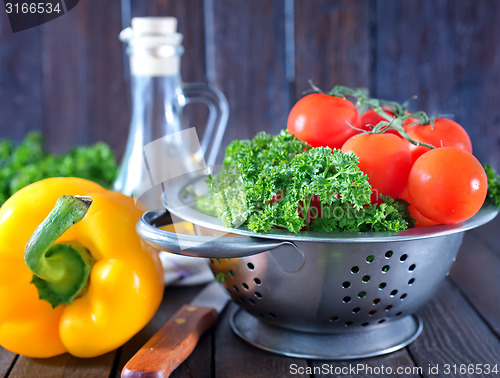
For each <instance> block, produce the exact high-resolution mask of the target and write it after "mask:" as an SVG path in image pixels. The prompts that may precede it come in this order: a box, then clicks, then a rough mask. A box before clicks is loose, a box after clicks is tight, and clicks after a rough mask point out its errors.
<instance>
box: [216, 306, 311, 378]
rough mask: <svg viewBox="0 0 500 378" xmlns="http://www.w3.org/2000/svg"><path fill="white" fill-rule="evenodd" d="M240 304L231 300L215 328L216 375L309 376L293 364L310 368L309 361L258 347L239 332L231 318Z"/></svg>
mask: <svg viewBox="0 0 500 378" xmlns="http://www.w3.org/2000/svg"><path fill="white" fill-rule="evenodd" d="M236 308H237V305H236V304H235V303H230V304H229V306H228V308H227V309H226V311H225V312H224V315H223V317H222V319H221V321H220V322H219V323H218V324H217V326H216V328H215V376H216V377H217V378H225V377H231V378H232V377H238V378H245V377H248V378H250V377H280V378H285V377H307V376H309V375H308V374H294V371H293V370H292V369H291V365H292V364H296V366H297V368H306V367H307V366H308V365H307V361H305V360H303V359H299V358H291V357H285V356H280V355H277V354H273V353H270V352H266V351H263V350H261V349H259V348H256V347H254V346H252V345H250V344H248V343H246V342H245V341H243V340H241V339H240V338H239V337H238V336H236V335H235V334H234V333H233V331H232V330H231V327H230V325H229V318H230V316H231V314H232V313H233V311H234V310H235V309H236Z"/></svg>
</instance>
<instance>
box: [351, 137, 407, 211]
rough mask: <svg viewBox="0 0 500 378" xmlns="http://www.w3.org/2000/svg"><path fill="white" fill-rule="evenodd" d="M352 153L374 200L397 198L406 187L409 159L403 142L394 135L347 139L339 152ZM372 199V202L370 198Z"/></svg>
mask: <svg viewBox="0 0 500 378" xmlns="http://www.w3.org/2000/svg"><path fill="white" fill-rule="evenodd" d="M350 151H352V152H354V153H355V154H356V156H357V157H358V158H359V164H358V166H359V169H361V170H362V171H363V172H364V173H365V174H366V175H367V176H368V182H369V183H370V185H371V186H372V189H373V192H374V196H372V201H374V200H375V201H376V200H378V197H377V196H378V195H380V194H383V195H387V196H391V197H394V198H396V197H398V196H399V195H400V194H401V192H402V191H403V189H404V188H405V187H406V184H407V181H408V174H409V172H410V169H411V156H410V152H409V151H408V148H407V147H406V142H405V141H404V140H403V139H401V138H399V137H397V136H396V135H394V134H389V133H381V134H370V133H366V134H359V135H355V136H353V137H351V138H350V139H348V140H347V141H346V142H345V143H344V145H343V146H342V152H350ZM374 197H375V198H374Z"/></svg>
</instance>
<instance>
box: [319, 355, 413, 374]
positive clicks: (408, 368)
mask: <svg viewBox="0 0 500 378" xmlns="http://www.w3.org/2000/svg"><path fill="white" fill-rule="evenodd" d="M325 365H326V367H325V369H324V370H323V373H322V370H320V369H321V368H322V367H324V366H325ZM311 366H312V367H313V368H316V369H317V373H316V374H314V377H315V378H321V377H342V378H358V377H373V378H375V377H380V376H381V375H387V376H389V375H390V376H391V377H405V378H406V377H419V371H420V370H419V368H418V367H416V366H415V363H414V362H413V360H412V359H411V357H410V355H409V354H408V351H407V350H406V349H403V350H400V351H397V352H394V353H390V354H388V355H385V356H378V357H372V358H363V359H359V360H351V361H313V362H311ZM341 369H342V370H341ZM398 369H401V370H398ZM336 371H338V372H340V374H335V372H336ZM331 372H334V374H332V373H331ZM389 372H390V373H389Z"/></svg>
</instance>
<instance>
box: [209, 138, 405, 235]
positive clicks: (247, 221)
mask: <svg viewBox="0 0 500 378" xmlns="http://www.w3.org/2000/svg"><path fill="white" fill-rule="evenodd" d="M224 164H225V168H224V169H222V171H221V172H219V173H217V174H213V175H212V176H210V177H209V179H208V182H209V185H210V188H211V196H212V199H213V201H214V203H215V207H216V208H217V213H218V214H219V215H220V218H221V220H222V221H223V223H224V224H225V225H227V226H232V227H237V226H239V225H241V224H243V225H245V226H246V227H248V228H249V229H250V230H252V231H254V232H256V233H264V232H268V231H270V230H272V229H274V228H283V229H286V230H289V231H291V232H293V233H297V232H299V231H301V230H311V231H325V232H357V231H401V230H404V229H406V228H408V227H409V226H412V223H411V222H412V219H411V217H410V216H409V213H408V210H407V207H408V204H407V203H406V202H401V201H399V200H398V201H396V200H394V199H392V198H389V197H386V198H384V200H383V203H382V204H381V205H372V204H371V203H370V196H371V193H372V189H371V186H370V184H369V183H368V177H367V176H366V175H365V174H364V173H363V172H362V171H361V170H360V169H359V168H358V165H357V164H358V158H357V156H356V155H354V154H353V153H343V152H342V151H340V150H332V149H331V148H328V147H318V148H311V147H310V146H308V145H307V144H306V143H305V142H302V141H300V140H298V139H297V138H295V137H294V136H292V135H290V133H289V132H288V131H287V130H283V131H281V132H280V134H278V135H276V136H272V135H269V134H267V133H264V132H260V133H258V134H257V135H256V136H255V138H253V139H252V140H236V141H234V142H233V143H231V144H230V145H229V146H228V147H227V149H226V156H225V159H224ZM320 214H321V217H318V215H320Z"/></svg>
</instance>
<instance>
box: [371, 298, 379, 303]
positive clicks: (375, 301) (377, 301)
mask: <svg viewBox="0 0 500 378" xmlns="http://www.w3.org/2000/svg"><path fill="white" fill-rule="evenodd" d="M372 303H373V305H376V304H379V303H380V298H375V299H374V300H373V302H372Z"/></svg>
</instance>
